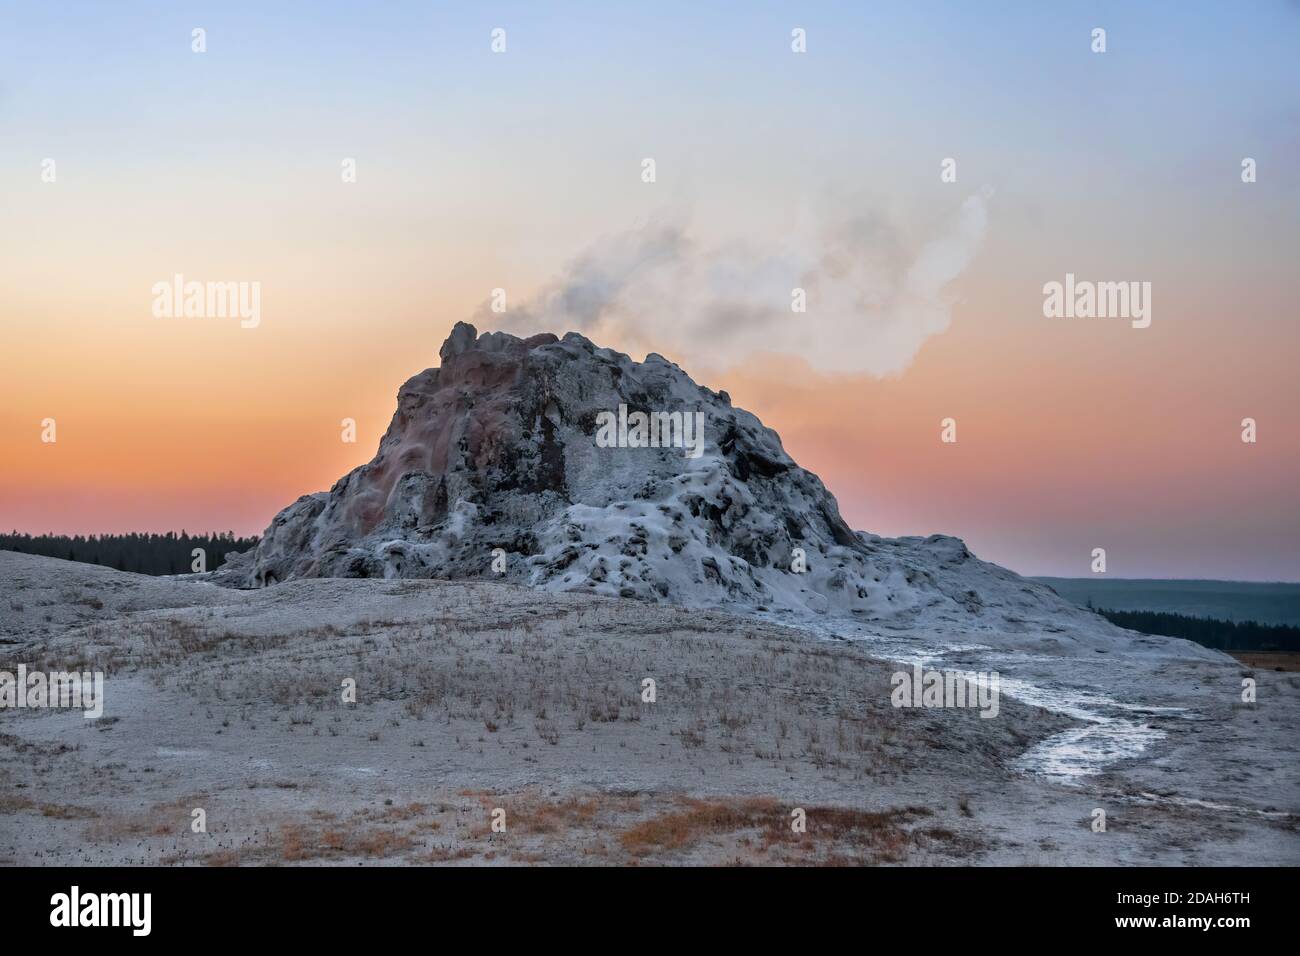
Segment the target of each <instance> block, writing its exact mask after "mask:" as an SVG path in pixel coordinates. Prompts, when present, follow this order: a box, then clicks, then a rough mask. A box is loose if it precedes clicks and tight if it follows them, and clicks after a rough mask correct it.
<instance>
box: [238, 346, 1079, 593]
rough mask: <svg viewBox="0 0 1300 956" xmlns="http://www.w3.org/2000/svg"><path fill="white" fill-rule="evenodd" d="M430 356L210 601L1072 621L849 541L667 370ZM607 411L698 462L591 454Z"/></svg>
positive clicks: (534, 352)
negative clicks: (380, 599)
mask: <svg viewBox="0 0 1300 956" xmlns="http://www.w3.org/2000/svg"><path fill="white" fill-rule="evenodd" d="M439 355H440V357H441V361H442V364H441V366H440V367H439V368H432V369H426V370H425V371H423V372H420V373H419V374H418V375H416V376H414V377H413V378H411V379H410V380H409V381H408V382H407V383H406V384H405V385H403V386H402V388H401V390H400V391H399V392H398V397H397V412H396V413H395V414H394V415H393V420H392V423H391V424H390V425H389V427H388V431H387V433H386V434H385V435H384V437H383V440H382V441H381V442H380V445H379V451H378V453H377V454H376V455H375V457H374V459H373V460H371V461H370V462H369V463H368V464H365V465H362V466H361V467H359V468H356V469H355V470H353V471H352V472H350V473H349V474H348V475H346V476H344V477H343V478H342V479H340V480H339V481H338V482H337V483H336V484H335V485H334V487H333V488H331V489H330V490H329V492H328V493H318V494H314V495H307V496H304V497H302V498H300V499H298V501H296V502H294V503H293V504H292V505H290V506H289V507H288V508H286V509H284V510H283V511H282V512H280V514H278V515H277V516H276V517H275V520H274V521H273V522H272V523H271V526H270V527H269V528H268V529H267V530H266V532H265V535H264V537H263V540H262V541H261V543H260V544H259V545H258V546H257V547H256V548H255V549H254V550H252V551H250V552H247V553H245V554H243V555H237V556H233V557H230V558H228V563H227V564H226V566H224V567H223V568H222V569H221V570H220V571H219V572H217V575H216V579H217V580H218V581H221V582H222V583H226V584H231V585H235V586H240V587H258V586H264V585H268V584H274V583H277V582H280V581H285V580H287V579H290V578H296V577H388V578H401V577H418V578H428V577H437V578H484V579H496V580H505V581H513V582H517V583H521V584H527V585H530V586H533V587H539V588H546V589H551V590H585V591H590V592H593V593H599V594H609V595H616V596H622V597H634V598H641V599H646V600H655V601H668V602H672V603H677V604H683V605H688V606H712V605H718V604H727V605H735V606H742V607H746V608H751V609H761V610H772V611H789V612H797V613H812V614H827V613H830V614H834V615H840V616H846V615H853V616H857V617H859V619H880V618H900V617H902V618H907V617H909V616H912V617H915V616H916V615H918V614H920V613H921V612H922V611H925V610H926V609H931V610H933V611H937V612H940V613H941V614H943V615H945V616H954V617H958V618H969V617H978V616H979V615H981V614H983V613H985V611H986V610H987V609H988V608H989V607H990V606H993V607H996V608H997V609H999V610H1000V611H1001V612H1004V613H1005V614H1011V615H1013V616H1015V617H1016V618H1017V619H1021V618H1023V617H1024V616H1025V615H1026V614H1029V615H1032V614H1035V613H1038V614H1043V613H1046V614H1049V615H1051V616H1053V617H1060V616H1062V615H1064V616H1067V617H1077V616H1078V615H1080V614H1081V613H1082V612H1079V611H1077V609H1074V608H1072V607H1071V606H1069V605H1067V604H1066V603H1065V602H1063V601H1061V600H1060V599H1059V598H1058V597H1057V596H1056V595H1055V593H1054V592H1052V591H1051V590H1050V589H1048V588H1046V587H1043V586H1041V585H1038V584H1034V583H1032V582H1028V581H1025V580H1024V579H1021V578H1019V577H1018V576H1016V575H1014V574H1012V573H1011V572H1009V571H1006V570H1004V569H1001V568H998V567H996V566H994V565H990V564H986V563H985V562H982V561H978V560H976V559H974V558H973V557H972V556H971V554H970V552H969V551H967V549H966V547H965V545H964V544H962V542H961V541H959V540H957V539H955V538H949V537H944V536H938V535H936V536H932V537H930V538H926V539H920V538H903V539H893V540H891V539H882V538H880V537H877V536H875V535H870V534H865V533H861V532H854V531H853V530H851V529H850V528H849V527H848V526H847V525H846V524H845V523H844V521H843V519H842V518H841V517H840V513H839V508H838V506H837V505H836V502H835V499H834V498H833V497H832V496H831V495H830V493H829V492H827V490H826V488H825V487H824V486H823V485H822V483H821V481H820V480H819V479H818V478H817V476H816V475H814V474H812V473H811V472H808V471H805V470H804V469H802V468H800V467H799V466H798V465H797V464H796V463H795V462H794V461H792V460H791V459H790V457H789V456H788V455H787V454H786V453H785V450H784V449H783V448H782V447H781V441H780V439H779V438H778V437H777V435H776V433H775V432H773V431H771V430H770V429H768V428H765V427H764V426H763V424H762V423H761V422H760V421H759V420H758V419H757V418H755V417H754V416H753V415H751V414H750V413H748V412H746V411H743V410H741V409H737V408H733V407H732V405H731V400H730V398H729V397H728V396H727V394H726V393H725V392H713V391H711V390H709V389H707V388H704V387H702V386H699V385H696V384H695V383H694V382H693V381H692V380H691V379H690V377H689V376H688V375H687V374H686V373H685V372H683V371H682V370H681V369H680V368H678V367H677V366H676V365H674V364H672V363H671V362H668V361H667V360H666V359H664V358H662V357H661V356H658V355H654V354H652V355H649V356H647V358H646V360H645V361H644V362H634V361H632V360H631V359H630V358H629V357H628V356H626V355H623V354H621V353H618V352H614V351H612V350H609V349H602V348H597V347H596V346H595V345H593V344H592V343H591V342H590V341H588V340H587V339H586V338H584V337H583V336H581V335H578V334H576V333H569V334H568V335H566V336H565V337H564V338H563V339H558V338H556V337H555V336H554V335H550V334H545V335H537V336H533V337H532V338H528V339H520V338H517V337H515V336H512V335H508V334H505V333H501V332H493V333H485V334H483V335H477V333H476V331H475V329H474V327H473V326H471V325H467V324H465V323H458V324H457V325H456V327H455V328H454V329H453V330H452V333H451V335H450V336H449V337H448V339H447V341H446V342H445V343H444V344H443V346H442V349H441V350H440V352H439ZM620 405H625V406H627V408H628V411H629V412H635V411H642V412H670V413H671V412H680V413H683V414H685V415H690V414H692V413H696V412H699V413H702V415H703V429H704V445H703V453H702V454H700V455H699V456H698V457H690V456H689V455H688V454H687V453H686V451H685V450H684V449H683V448H681V447H602V445H601V443H600V442H598V441H597V435H598V430H599V426H600V424H601V417H600V416H601V413H613V414H617V412H618V409H619V406H620ZM496 549H500V550H499V551H498V550H496ZM494 557H495V558H496V559H497V561H496V564H497V567H498V568H499V567H500V566H501V565H502V563H504V568H505V569H504V571H503V572H498V571H496V570H494V568H493V564H494ZM801 562H806V571H803V572H802V573H796V571H795V570H794V568H796V567H802V566H803V564H802V563H801ZM1088 617H1089V618H1091V615H1089V616H1088Z"/></svg>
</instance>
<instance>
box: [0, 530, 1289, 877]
mask: <svg viewBox="0 0 1300 956" xmlns="http://www.w3.org/2000/svg"><path fill="white" fill-rule="evenodd" d="M0 581H3V583H4V597H3V599H0V670H8V671H11V672H12V671H14V670H15V669H16V667H17V665H18V664H19V663H24V664H26V665H27V666H28V668H29V669H40V670H57V671H65V670H73V669H79V670H86V669H98V670H103V671H105V672H106V674H107V678H106V685H105V693H106V703H105V709H104V716H103V717H102V718H100V719H98V720H88V719H85V718H84V717H83V716H82V714H81V712H79V711H71V710H58V709H47V710H5V711H0V863H2V864H8V865H14V864H33V863H34V864H83V863H84V864H96V863H99V864H141V863H176V864H207V865H230V864H268V863H271V864H282V863H299V862H302V863H331V864H333V863H340V864H355V863H364V864H367V865H373V864H421V863H458V864H483V863H493V864H542V863H552V864H554V863H559V864H564V863H583V864H628V863H640V864H732V863H738V864H756V865H766V864H782V863H796V864H831V865H834V864H858V863H906V864H962V865H965V864H1082V865H1088V864H1103V863H1119V864H1144V863H1152V864H1167V865H1200V864H1248V863H1249V864H1291V865H1295V864H1297V863H1300V835H1298V834H1297V820H1298V817H1297V812H1298V811H1300V799H1298V794H1300V786H1298V783H1297V781H1298V779H1300V777H1298V774H1300V761H1297V754H1296V747H1297V739H1298V735H1297V733H1296V730H1297V719H1296V718H1297V716H1298V715H1300V675H1297V674H1294V673H1289V672H1281V671H1274V670H1265V669H1262V668H1261V669H1259V670H1255V671H1252V670H1250V669H1249V667H1247V666H1246V665H1244V664H1232V663H1226V662H1225V663H1212V662H1205V661H1187V662H1181V661H1177V660H1163V661H1152V660H1149V659H1145V658H1143V659H1133V660H1127V659H1122V658H1110V659H1106V660H1097V661H1089V662H1088V665H1089V667H1090V668H1092V671H1090V673H1092V672H1095V674H1096V677H1095V680H1096V682H1097V686H1098V687H1100V688H1108V689H1112V690H1113V689H1114V688H1117V687H1118V688H1123V689H1124V691H1125V692H1126V693H1127V694H1129V695H1139V696H1140V699H1141V700H1142V702H1144V703H1150V704H1152V705H1153V706H1158V705H1163V704H1171V703H1173V704H1177V705H1178V706H1183V707H1188V708H1190V709H1191V710H1192V711H1193V716H1195V717H1197V718H1198V719H1195V720H1191V719H1180V720H1168V721H1164V722H1162V723H1161V724H1160V726H1161V728H1162V729H1163V730H1164V731H1165V733H1166V736H1165V738H1164V739H1163V740H1161V741H1159V742H1158V743H1156V744H1154V745H1153V746H1152V747H1150V748H1149V749H1148V751H1146V752H1145V753H1143V754H1142V756H1140V757H1139V758H1137V759H1131V760H1125V761H1122V762H1120V763H1117V764H1115V765H1114V766H1112V767H1111V768H1110V769H1109V770H1108V771H1107V772H1105V773H1102V774H1100V775H1097V776H1092V777H1087V778H1085V779H1084V780H1083V781H1081V782H1080V783H1078V784H1077V785H1065V784H1062V783H1060V782H1058V781H1054V780H1052V779H1049V778H1045V777H1042V776H1039V775H1035V774H1031V773H1026V772H1024V771H1022V770H1018V769H1017V768H1016V766H1015V762H1016V760H1017V758H1018V757H1020V756H1021V755H1022V754H1024V753H1025V752H1026V751H1027V750H1028V749H1030V748H1031V747H1033V746H1034V744H1036V743H1038V742H1040V741H1042V740H1044V739H1045V738H1047V737H1049V736H1051V735H1053V734H1056V733H1059V732H1061V731H1065V730H1068V729H1070V728H1071V727H1072V726H1073V725H1074V723H1075V722H1074V721H1073V720H1071V719H1070V718H1069V717H1066V716H1063V715H1061V714H1057V713H1050V712H1048V711H1045V710H1042V709H1039V708H1036V707H1032V706H1030V705H1028V704H1025V703H1021V702H1020V701H1018V700H1015V699H1012V698H1011V697H1009V696H1008V695H1007V694H1006V693H1004V694H1003V696H1002V699H1001V711H1000V714H999V715H998V717H996V718H994V719H981V718H980V717H979V716H978V714H977V713H976V712H975V711H971V710H956V709H946V710H906V709H895V708H893V707H892V706H891V705H890V699H889V692H890V683H889V677H890V674H891V673H893V672H894V671H895V670H897V669H899V668H898V665H896V664H892V663H890V662H888V661H886V660H882V659H878V658H877V657H873V656H871V653H870V652H871V650H872V647H871V642H870V641H869V640H867V641H860V642H845V641H834V640H826V639H824V638H817V637H813V636H810V635H808V634H805V633H803V632H801V631H798V630H794V629H789V628H784V627H780V626H777V625H774V624H769V623H764V622H755V621H752V620H747V619H740V618H735V617H731V616H728V615H726V614H722V613H716V612H704V613H701V612H698V611H686V610H681V609H674V608H669V607H663V606H655V605H648V604H644V603H640V602H635V601H624V600H614V599H605V598H597V597H592V596H587V595H578V594H560V595H554V594H542V593H537V592H532V591H529V590H526V589H522V588H517V587H513V586H507V585H498V584H490V583H446V582H436V581H380V580H309V581H294V582H290V583H287V584H282V585H278V586H276V587H274V588H269V589H265V590H259V591H232V590H227V589H224V588H220V587H217V586H214V585H211V584H208V583H203V582H197V581H190V580H184V579H157V578H149V577H144V576H139V575H133V574H124V573H121V572H117V571H112V570H109V569H106V568H100V567H96V566H91V565H85V564H74V563H71V562H63V561H57V560H53V559H47V558H36V557H31V556H28V555H21V554H15V553H12V552H0ZM891 640H893V641H897V640H898V636H897V635H893V636H891ZM1026 674H1030V675H1032V668H1029V667H1027V668H1026ZM1243 674H1248V675H1252V676H1254V678H1255V679H1256V680H1257V682H1258V703H1256V704H1254V705H1249V704H1242V703H1240V700H1239V694H1240V683H1241V679H1242V676H1243ZM646 677H650V678H653V679H654V681H655V683H656V698H657V699H656V701H655V702H654V703H643V702H642V700H641V682H642V679H643V678H646ZM346 679H352V680H354V681H355V682H356V697H357V700H356V703H355V704H349V703H344V702H343V699H342V696H343V695H342V690H341V686H342V683H343V682H344V681H345V680H346ZM1098 807H1100V808H1103V809H1105V811H1106V815H1107V830H1106V832H1104V833H1095V832H1093V830H1092V828H1091V823H1092V814H1093V810H1094V808H1098ZM199 808H201V809H203V810H204V811H205V813H206V822H207V832H206V833H194V832H192V830H191V820H192V812H193V811H194V810H195V809H199ZM497 808H500V809H502V810H504V811H505V815H504V820H505V832H493V831H492V829H491V822H492V813H493V811H494V810H495V809H497ZM796 808H802V809H803V810H804V811H805V812H806V816H807V832H806V833H802V834H798V833H794V832H793V831H792V830H791V827H790V820H791V813H792V811H793V810H795V809H796Z"/></svg>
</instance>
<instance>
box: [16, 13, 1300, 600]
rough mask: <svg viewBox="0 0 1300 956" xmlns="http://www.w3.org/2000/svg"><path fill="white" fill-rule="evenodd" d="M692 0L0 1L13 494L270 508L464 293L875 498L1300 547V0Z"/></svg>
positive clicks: (391, 393) (323, 475) (991, 522)
mask: <svg viewBox="0 0 1300 956" xmlns="http://www.w3.org/2000/svg"><path fill="white" fill-rule="evenodd" d="M702 6H704V5H700V4H695V3H656V4H652V5H649V4H647V5H631V4H596V3H592V4H575V3H544V4H543V3H521V4H491V3H485V4H476V5H472V6H471V5H464V4H437V3H427V2H425V3H407V2H388V3H385V2H378V3H360V2H356V3H331V2H321V3H307V2H302V3H292V2H290V3H278V4H265V3H244V2H223V3H171V2H169V3H131V2H124V3H114V4H112V5H105V4H99V3H61V2H57V0H55V2H49V3H14V2H4V0H0V335H2V336H3V337H2V339H0V462H3V468H0V527H3V528H4V529H6V530H8V529H17V530H19V531H28V532H32V533H41V532H46V531H52V532H56V533H69V534H71V533H101V532H121V531H131V530H140V531H150V530H155V531H166V530H179V529H181V528H186V529H188V530H190V531H210V530H216V531H224V530H227V529H230V530H234V531H236V532H239V533H259V532H260V531H261V530H262V529H263V528H264V527H265V526H266V525H267V524H268V523H269V521H270V519H271V518H272V517H273V516H274V514H275V513H276V512H277V511H278V510H279V509H280V508H281V507H283V506H284V505H286V504H288V503H290V502H291V501H293V500H294V499H295V498H296V497H298V496H299V495H302V494H306V493H310V492H313V491H319V490H324V489H327V488H329V487H330V485H332V484H333V482H334V481H335V480H336V479H337V478H338V477H340V476H341V475H342V474H344V473H345V472H346V471H347V470H349V469H350V468H352V467H355V466H357V465H359V464H362V463H364V462H365V461H367V460H369V458H370V457H371V456H372V455H373V453H374V450H375V448H376V446H377V443H378V440H379V437H380V436H381V435H382V434H383V432H384V430H385V429H386V427H387V425H388V421H389V419H390V417H391V415H392V412H393V409H394V407H395V405H394V400H395V396H396V391H397V388H398V387H399V386H400V384H401V383H402V382H403V381H405V380H406V378H408V377H409V376H410V375H412V374H414V373H416V372H418V371H420V370H421V369H423V368H425V367H429V366H433V365H436V364H437V362H438V359H437V352H438V347H439V345H440V344H441V342H442V340H443V339H444V338H445V336H446V335H447V333H448V332H449V330H450V328H451V326H452V325H453V324H454V323H455V322H456V321H457V320H461V319H468V320H473V321H475V322H476V324H477V325H478V326H479V328H480V331H486V330H488V329H489V328H493V327H500V328H513V329H520V330H522V329H525V328H527V329H533V328H547V329H548V330H550V331H554V332H556V333H558V334H563V333H564V332H565V331H568V330H570V329H578V330H582V331H584V332H585V333H586V334H588V335H589V336H591V337H592V338H593V339H595V340H596V341H597V342H598V343H599V344H602V345H610V346H613V347H617V348H620V349H622V350H625V351H628V352H629V353H630V354H632V355H633V357H635V358H638V359H640V358H642V357H643V356H644V354H645V353H646V352H648V351H657V352H660V353H662V354H664V355H666V356H668V357H669V358H671V359H673V360H674V361H677V362H678V363H679V364H681V365H682V366H683V367H684V368H685V369H687V371H689V372H691V373H692V374H693V375H694V376H695V377H696V379H697V380H698V381H701V382H702V383H704V384H708V385H709V386H711V387H713V388H725V389H727V390H728V392H729V393H730V394H731V396H732V399H733V401H734V402H735V403H736V404H737V405H739V406H741V407H744V408H748V409H749V410H751V411H753V412H754V413H755V414H757V415H759V416H760V417H761V418H762V419H763V421H764V422H765V423H766V424H767V425H769V426H770V427H772V428H774V429H776V430H777V431H778V432H779V434H780V435H781V436H782V439H783V442H784V444H785V447H786V450H787V451H788V452H789V453H790V454H791V455H792V456H793V457H794V458H795V460H796V461H798V462H799V463H800V464H802V465H803V466H804V467H806V468H808V469H810V470H812V471H814V472H816V473H817V474H819V475H820V476H821V477H822V479H823V480H824V481H825V482H826V484H827V486H828V487H829V488H830V489H831V491H832V492H833V493H834V494H835V495H836V496H837V498H838V499H839V502H840V506H841V511H842V513H843V514H844V515H845V517H846V519H847V520H848V521H849V523H850V524H851V525H852V526H853V527H855V528H861V529H864V530H870V531H873V532H876V533H880V534H887V535H905V534H930V533H934V532H942V533H947V534H954V535H957V536H960V537H962V538H964V539H966V541H967V542H968V544H969V545H970V547H971V548H972V550H973V551H975V553H976V554H978V555H979V556H980V557H983V558H986V559H988V560H993V561H997V562H998V563H1001V564H1004V565H1007V566H1008V567H1011V568H1013V569H1015V570H1017V571H1020V572H1022V573H1026V574H1053V575H1064V576H1085V575H1087V574H1088V573H1089V572H1090V566H1091V562H1092V551H1093V549H1094V548H1098V547H1101V548H1105V549H1106V553H1107V562H1108V567H1107V573H1108V574H1110V575H1113V576H1117V577H1212V578H1227V579H1241V580H1289V581H1296V580H1300V507H1297V505H1298V504H1300V502H1298V498H1300V495H1298V494H1297V488H1300V423H1298V422H1297V420H1296V412H1297V408H1298V407H1300V401H1298V399H1300V376H1297V374H1296V366H1297V359H1300V308H1298V307H1297V303H1298V302H1300V268H1297V261H1298V259H1300V256H1298V253H1300V57H1297V56H1296V55H1295V51H1296V49H1297V47H1298V43H1297V41H1300V4H1297V3H1295V2H1288V0H1277V2H1266V0H1261V2H1258V3H1251V4H1247V5H1240V4H1229V3H1196V2H1191V3H1188V2H1183V3H1158V2H1153V3H1143V4H1140V5H1137V4H1129V3H1114V4H1107V3H1086V4H1085V3H1052V4H1042V3H1028V2H1027V3H1003V4H997V5H979V4H970V3H962V2H954V3H940V2H917V3H902V2H899V3H872V4H858V3H840V4H831V3H826V4H818V3H800V4H776V3H746V4H715V5H708V7H709V8H708V9H701V7H702ZM1097 28H1101V29H1104V30H1105V31H1106V32H1105V41H1106V49H1105V52H1094V50H1093V46H1094V45H1095V41H1094V39H1093V31H1094V30H1095V29H1097ZM195 29H202V30H203V31H204V33H203V35H202V37H203V41H204V47H205V48H204V50H203V52H196V51H195V49H194V45H195V39H194V33H193V31H194V30H195ZM497 29H500V30H504V31H505V32H504V39H505V50H504V51H503V52H494V51H493V49H492V45H493V31H494V30H497ZM796 29H799V30H802V31H804V34H803V35H804V36H805V37H806V52H803V53H796V52H794V51H793V50H792V42H793V41H792V31H793V30H796ZM648 158H649V159H653V161H654V178H653V181H652V182H647V181H646V172H645V170H646V167H645V164H644V160H646V159H648ZM1245 158H1251V159H1253V160H1254V161H1255V162H1254V168H1255V181H1254V182H1243V178H1242V172H1243V170H1242V162H1243V159H1245ZM946 159H952V160H955V173H956V176H955V181H945V178H944V176H943V175H942V173H943V170H944V166H943V163H944V160H946ZM348 160H351V161H353V163H354V166H353V167H352V168H354V169H355V181H345V175H344V172H345V163H346V161H348ZM949 178H951V177H949ZM1067 273H1070V274H1073V275H1075V276H1076V277H1078V278H1079V279H1080V280H1093V281H1098V282H1103V281H1105V282H1110V281H1116V282H1118V281H1122V282H1129V281H1134V282H1139V283H1148V282H1149V283H1150V286H1149V288H1150V290H1151V293H1150V296H1151V298H1150V302H1151V322H1150V325H1149V327H1146V328H1135V327H1134V326H1133V324H1132V323H1131V322H1130V321H1129V320H1128V319H1127V318H1124V317H1096V318H1051V317H1047V316H1045V315H1044V308H1043V306H1044V291H1043V290H1044V285H1045V284H1046V283H1050V282H1053V281H1056V282H1064V281H1065V276H1066V274H1067ZM177 274H180V275H183V276H184V277H185V278H186V279H187V280H199V281H235V282H248V283H252V282H257V283H259V289H260V312H259V317H258V321H257V323H256V325H255V326H254V327H244V326H245V325H246V324H247V323H242V322H241V321H240V319H239V317H238V316H235V317H230V316H223V315H218V316H205V317H196V316H191V317H183V316H181V317H171V318H168V317H160V316H159V315H157V314H155V312H156V311H157V310H156V309H155V308H154V304H155V297H156V295H155V286H156V284H157V283H159V282H160V281H164V282H170V281H171V280H172V277H173V276H175V275H177ZM796 287H798V288H803V289H805V291H806V293H807V303H806V311H805V312H803V313H797V314H796V313H794V312H792V310H791V295H792V290H793V289H795V288H796ZM494 289H502V290H504V292H505V301H506V303H507V306H506V311H505V312H504V313H494V312H493V311H492V309H491V307H490V303H491V301H492V293H493V290H494ZM494 323H495V324H494ZM344 418H353V419H355V420H356V422H357V431H358V440H357V442H356V443H354V444H349V443H344V442H342V441H341V440H340V422H341V420H342V419H344ZM946 418H951V419H953V420H954V422H955V434H956V441H955V442H944V441H942V440H941V432H942V427H941V422H942V421H943V420H944V419H946ZM1245 418H1252V419H1254V420H1255V422H1256V429H1257V432H1256V439H1257V440H1256V441H1255V442H1249V443H1248V442H1243V441H1242V440H1241V437H1242V420H1243V419H1245ZM47 419H53V420H54V422H55V428H56V432H55V436H56V440H55V441H52V442H51V441H43V440H42V438H43V437H48V435H47V429H46V427H45V425H44V424H43V423H44V422H45V421H46V420H47Z"/></svg>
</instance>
